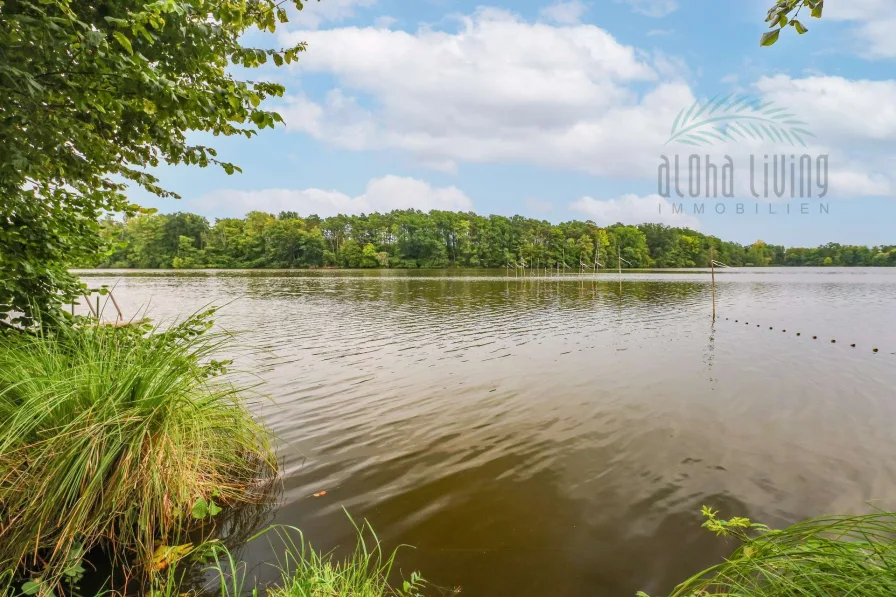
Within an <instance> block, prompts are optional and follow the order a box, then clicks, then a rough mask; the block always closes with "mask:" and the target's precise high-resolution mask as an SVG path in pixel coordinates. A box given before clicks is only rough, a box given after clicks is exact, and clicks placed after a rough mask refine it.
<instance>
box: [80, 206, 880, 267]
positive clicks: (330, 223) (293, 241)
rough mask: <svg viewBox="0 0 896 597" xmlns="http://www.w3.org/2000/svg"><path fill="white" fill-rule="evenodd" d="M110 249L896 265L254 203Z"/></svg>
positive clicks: (260, 262)
mask: <svg viewBox="0 0 896 597" xmlns="http://www.w3.org/2000/svg"><path fill="white" fill-rule="evenodd" d="M101 229H102V236H103V238H104V239H105V240H106V241H107V242H108V246H109V250H108V251H107V252H106V253H105V255H104V256H103V257H102V258H101V259H100V260H99V261H98V262H93V263H84V264H81V265H85V266H92V267H100V268H176V269H192V268H315V267H345V268H378V267H392V268H444V267H473V268H478V267H491V268H494V267H507V266H508V265H510V266H513V265H519V266H525V267H540V268H544V267H557V265H558V264H561V263H565V264H566V267H568V268H571V269H578V268H579V267H581V266H586V267H593V265H594V261H595V259H597V260H598V261H599V262H600V264H601V265H602V266H605V267H616V265H617V259H616V256H617V251H618V254H619V255H621V257H622V258H623V259H624V260H625V261H627V262H628V264H630V265H625V264H623V266H624V267H633V268H644V267H656V268H685V267H709V264H710V260H711V259H713V258H714V259H716V260H717V261H720V262H722V263H725V264H727V265H730V266H732V267H743V266H753V267H768V266H840V267H869V266H873V267H888V266H889V267H894V266H896V245H887V246H879V247H866V246H854V245H840V244H836V243H829V244H826V245H824V246H821V247H813V248H799V247H792V248H785V247H784V246H780V245H770V244H767V243H765V242H763V241H761V240H758V241H756V242H754V243H753V244H750V245H741V244H738V243H733V242H728V241H723V240H721V239H718V238H716V237H713V236H707V235H705V234H701V233H699V232H695V231H693V230H689V229H687V228H673V227H670V226H665V225H662V224H640V225H637V226H627V225H624V224H614V225H612V226H605V227H601V226H598V225H596V224H595V223H594V222H590V221H587V222H581V221H571V222H564V223H562V224H552V223H550V222H547V221H543V220H535V219H531V218H525V217H523V216H513V217H509V218H508V217H504V216H497V215H491V216H480V215H477V214H474V213H461V212H450V211H430V212H429V213H425V212H422V211H418V210H396V211H392V212H389V213H384V214H380V213H371V214H367V215H363V214H362V215H354V216H345V215H338V216H333V217H329V218H321V217H318V216H316V215H309V216H307V217H301V216H299V214H297V213H295V212H281V213H280V214H279V215H276V216H275V215H273V214H268V213H263V212H257V211H256V212H250V213H248V214H247V215H246V217H244V218H219V219H216V220H215V221H214V223H209V221H208V219H206V218H205V217H203V216H200V215H196V214H192V213H181V212H178V213H173V214H158V213H151V214H143V215H138V216H136V217H132V218H127V219H125V220H121V219H115V218H112V217H109V218H106V219H104V220H103V221H102V222H101Z"/></svg>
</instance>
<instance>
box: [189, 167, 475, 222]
mask: <svg viewBox="0 0 896 597" xmlns="http://www.w3.org/2000/svg"><path fill="white" fill-rule="evenodd" d="M196 203H197V207H198V208H200V209H203V210H215V211H218V212H221V213H226V214H228V215H234V216H242V215H243V214H245V213H246V212H249V211H264V212H269V213H278V212H281V211H296V212H299V214H301V215H303V216H306V215H310V214H317V215H319V216H321V217H327V216H333V215H337V214H346V215H349V214H360V213H371V212H374V211H378V212H387V211H392V210H393V209H420V210H423V211H429V210H432V209H441V210H447V211H469V210H472V209H473V203H472V201H470V199H469V197H467V196H466V195H465V194H464V193H463V191H461V190H460V189H458V188H456V187H444V188H434V187H432V186H431V185H430V184H429V183H426V182H424V181H422V180H417V179H414V178H402V177H399V176H384V177H382V178H376V179H373V180H371V181H370V182H369V183H368V184H367V189H366V190H365V192H364V193H363V194H361V195H358V196H357V197H351V196H349V195H346V194H345V193H341V192H339V191H334V190H329V191H328V190H323V189H302V190H300V189H262V190H255V191H236V190H222V191H217V192H215V193H211V194H208V195H205V196H204V197H201V198H200V199H198V200H197V201H196Z"/></svg>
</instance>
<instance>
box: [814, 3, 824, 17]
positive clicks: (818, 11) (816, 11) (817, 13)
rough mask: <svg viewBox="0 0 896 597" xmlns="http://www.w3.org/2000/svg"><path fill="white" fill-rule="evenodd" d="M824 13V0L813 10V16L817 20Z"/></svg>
mask: <svg viewBox="0 0 896 597" xmlns="http://www.w3.org/2000/svg"><path fill="white" fill-rule="evenodd" d="M823 11H824V0H822V1H821V2H819V3H818V4H817V5H816V6H814V7H813V8H812V16H813V17H815V18H816V19H820V18H821V13H822V12H823Z"/></svg>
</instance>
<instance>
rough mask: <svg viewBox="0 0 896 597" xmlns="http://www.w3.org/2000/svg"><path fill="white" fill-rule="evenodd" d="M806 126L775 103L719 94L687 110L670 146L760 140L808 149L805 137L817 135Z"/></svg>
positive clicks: (680, 116) (677, 123) (680, 115)
mask: <svg viewBox="0 0 896 597" xmlns="http://www.w3.org/2000/svg"><path fill="white" fill-rule="evenodd" d="M805 126H807V125H806V123H805V122H803V121H801V120H799V119H797V117H796V116H795V115H794V114H791V113H790V112H789V110H788V109H787V108H780V107H775V106H774V103H773V102H763V101H762V100H760V99H758V98H754V97H751V96H746V95H737V94H730V95H727V96H725V97H721V98H720V97H719V96H718V95H716V96H714V97H713V98H711V99H709V100H707V101H705V102H701V101H700V100H697V101H696V102H694V103H693V105H691V106H690V107H688V108H683V109H682V110H681V112H679V113H678V116H677V117H676V118H675V122H673V123H672V132H671V134H670V136H669V140H668V141H666V145H668V144H669V143H672V142H673V141H675V142H677V143H683V144H685V145H693V146H701V145H715V144H716V143H717V142H729V141H733V142H735V143H736V142H738V141H746V140H747V139H753V140H756V139H758V140H760V141H772V142H778V143H787V144H788V145H791V146H796V145H800V146H802V147H807V145H806V142H805V140H804V138H805V137H815V135H813V134H812V133H810V132H809V131H807V130H806V129H805V128H802V127H805Z"/></svg>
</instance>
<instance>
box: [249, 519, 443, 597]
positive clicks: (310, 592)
mask: <svg viewBox="0 0 896 597" xmlns="http://www.w3.org/2000/svg"><path fill="white" fill-rule="evenodd" d="M353 524H354V522H353ZM271 530H273V531H275V532H276V534H277V535H278V536H279V538H280V539H281V540H282V542H283V545H284V546H285V549H284V555H283V557H282V558H281V559H280V561H279V563H278V565H277V566H278V569H279V572H280V575H281V581H280V582H279V583H278V584H276V585H274V586H272V587H269V588H268V591H267V595H268V597H421V593H420V591H421V590H422V589H423V587H424V586H425V585H426V582H425V581H424V580H423V578H422V577H421V576H420V575H419V574H418V573H417V572H413V573H411V575H410V578H409V579H406V580H403V581H402V584H401V585H400V586H393V585H391V584H390V583H389V579H390V577H391V576H392V571H393V568H394V566H395V558H396V556H397V555H398V550H397V549H396V550H394V551H392V552H391V553H386V552H385V551H384V550H383V546H382V544H381V543H380V541H379V539H378V538H377V536H376V533H374V531H373V528H372V527H371V526H370V524H369V523H368V522H365V523H364V524H362V525H361V526H357V525H355V530H356V532H357V543H356V545H355V549H354V551H353V552H352V553H351V555H349V556H348V557H347V558H345V559H337V558H335V557H334V555H333V554H332V553H329V554H321V553H319V552H317V551H315V550H314V549H312V548H311V546H310V545H308V544H306V542H305V540H304V537H303V535H302V533H301V531H299V529H296V528H294V527H273V528H272V529H271ZM296 538H297V539H298V541H297V540H296Z"/></svg>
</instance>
